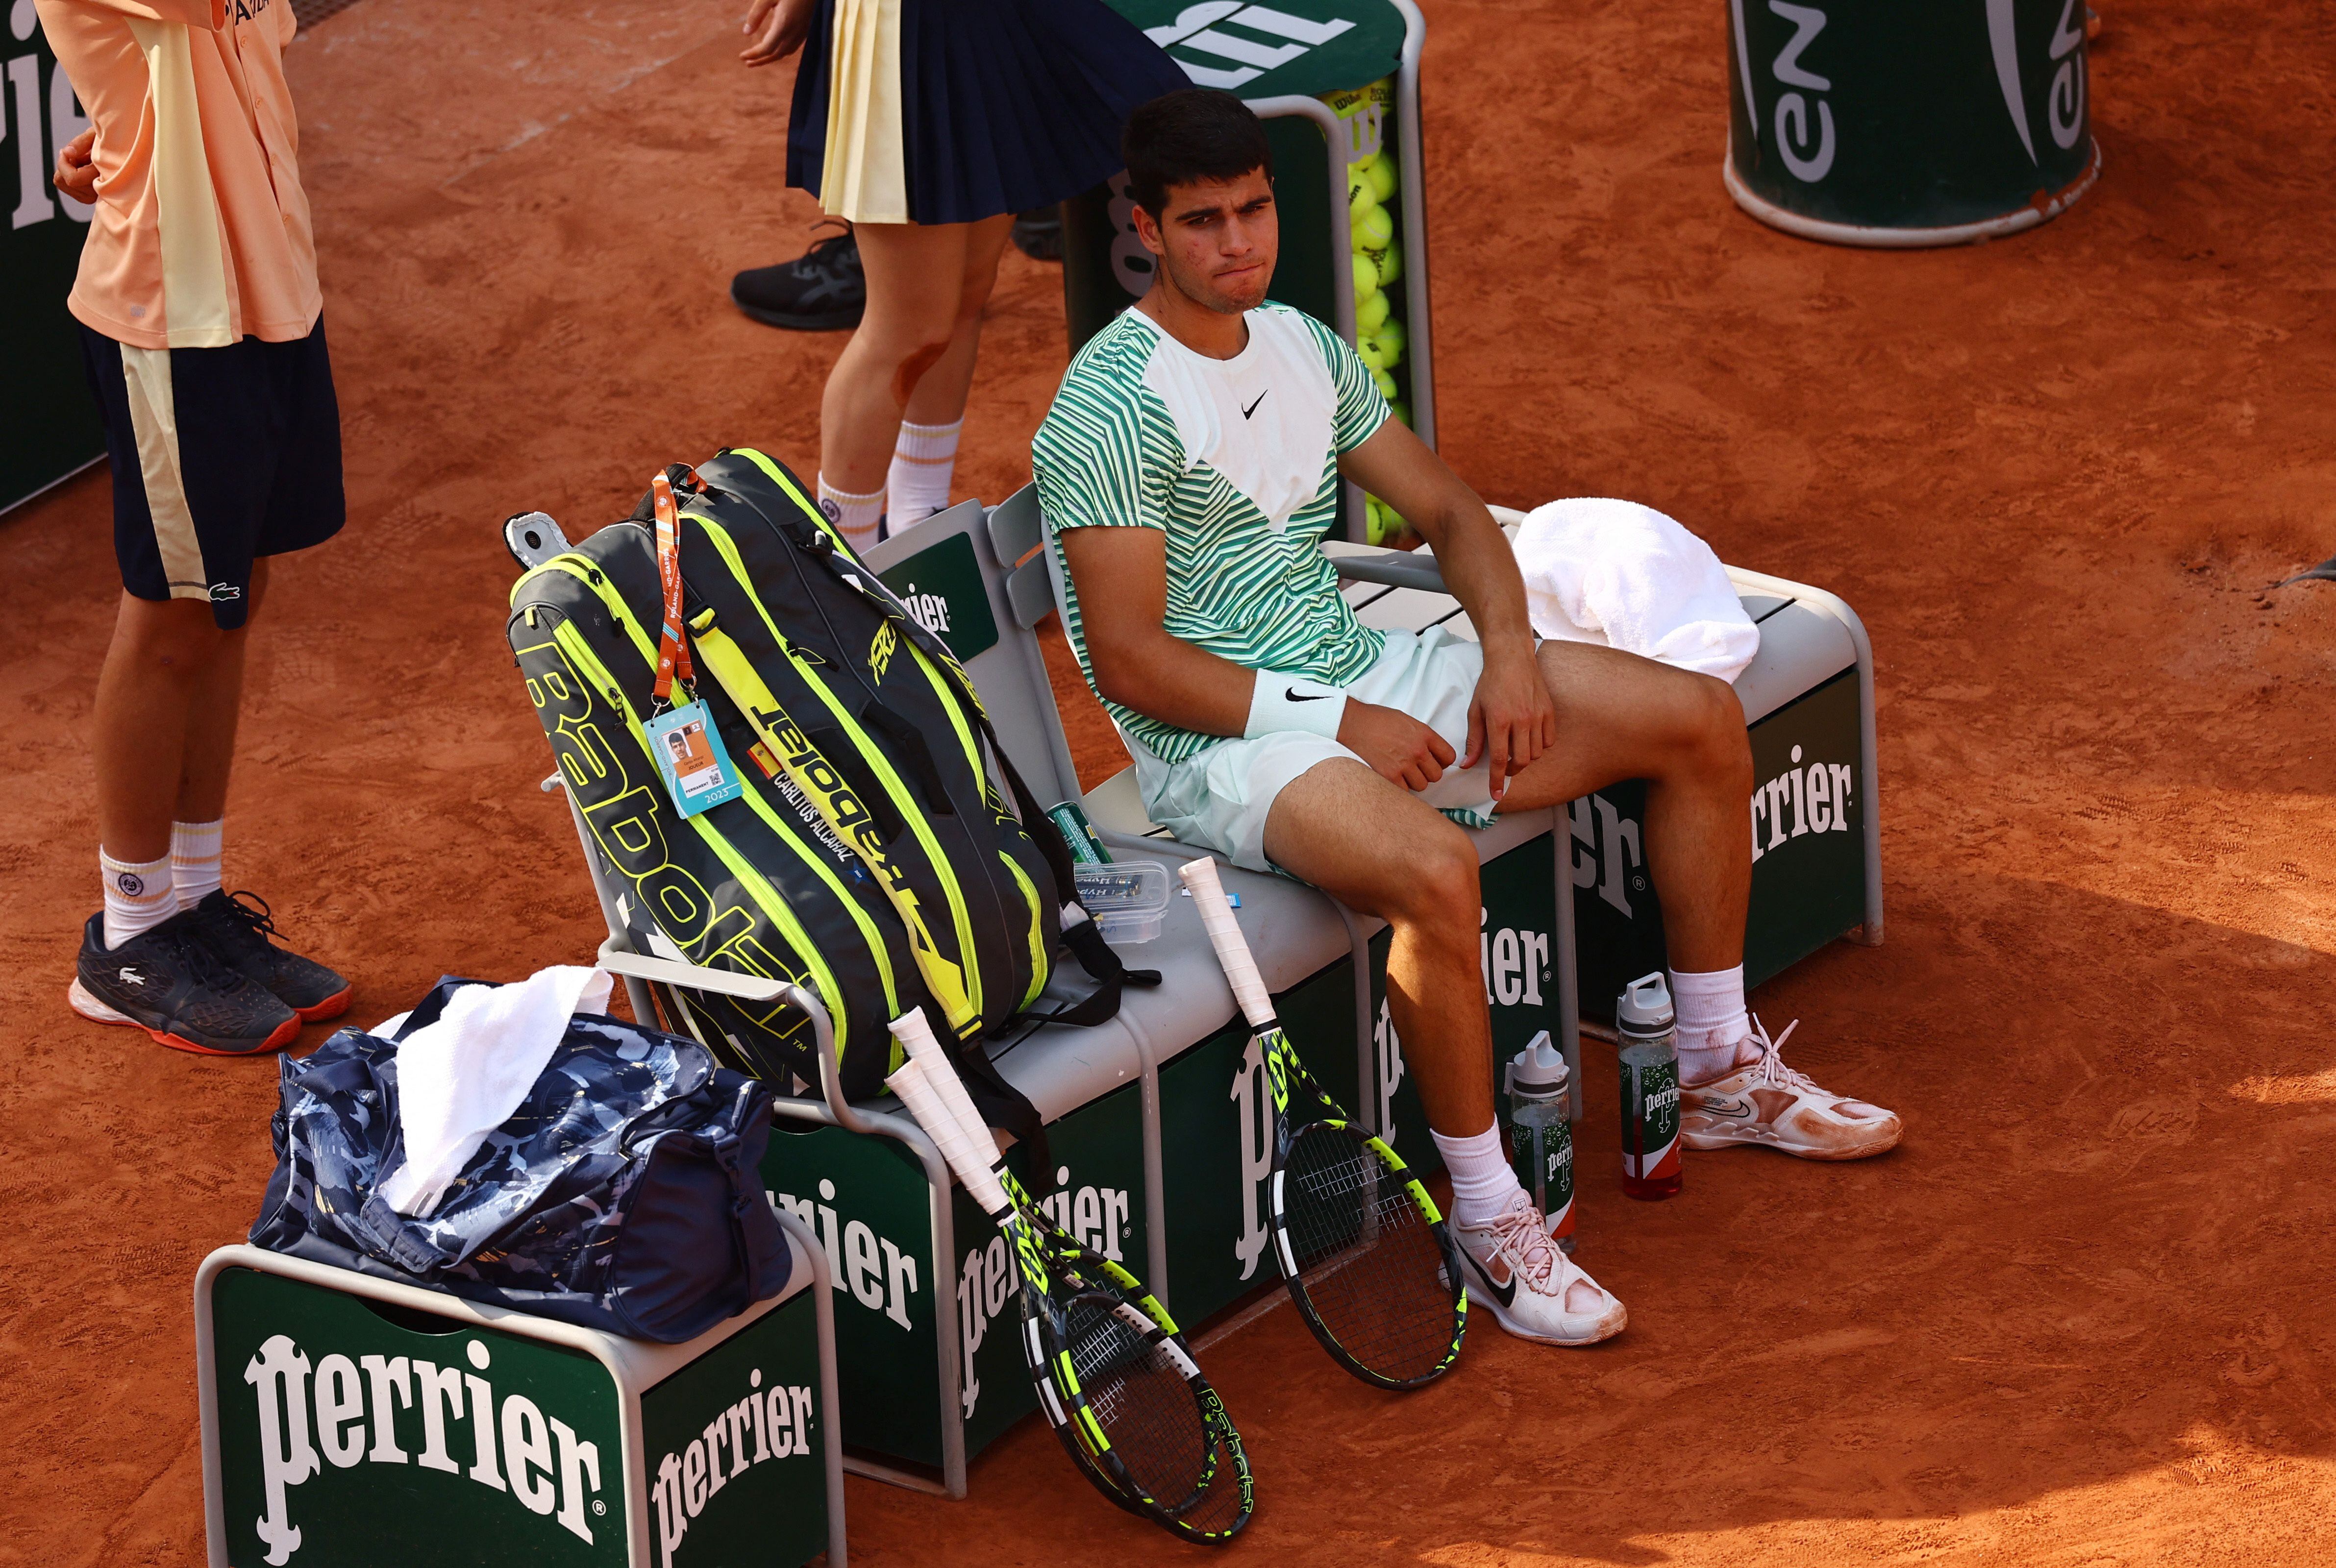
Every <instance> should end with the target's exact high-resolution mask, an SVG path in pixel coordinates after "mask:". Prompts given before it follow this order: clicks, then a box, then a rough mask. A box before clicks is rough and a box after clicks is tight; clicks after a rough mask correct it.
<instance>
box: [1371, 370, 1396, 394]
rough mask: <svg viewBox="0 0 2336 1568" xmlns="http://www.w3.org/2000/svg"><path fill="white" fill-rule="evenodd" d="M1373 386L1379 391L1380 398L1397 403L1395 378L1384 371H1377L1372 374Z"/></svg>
mask: <svg viewBox="0 0 2336 1568" xmlns="http://www.w3.org/2000/svg"><path fill="white" fill-rule="evenodd" d="M1371 384H1372V385H1373V386H1375V387H1377V388H1378V389H1379V396H1381V397H1383V398H1385V399H1387V402H1395V392H1396V387H1395V377H1393V376H1391V375H1389V374H1387V372H1385V371H1383V370H1375V371H1373V372H1371Z"/></svg>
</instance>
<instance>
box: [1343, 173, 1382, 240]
mask: <svg viewBox="0 0 2336 1568" xmlns="http://www.w3.org/2000/svg"><path fill="white" fill-rule="evenodd" d="M1378 210H1379V198H1377V196H1375V195H1373V194H1372V192H1371V182H1370V181H1369V180H1368V179H1364V178H1363V177H1362V176H1361V175H1360V174H1358V173H1357V172H1355V170H1354V169H1348V170H1347V216H1348V218H1350V219H1352V220H1353V222H1354V223H1355V225H1356V227H1357V231H1358V232H1360V229H1361V225H1362V223H1363V215H1364V214H1365V213H1370V212H1377V211H1378ZM1390 232H1392V231H1390Z"/></svg>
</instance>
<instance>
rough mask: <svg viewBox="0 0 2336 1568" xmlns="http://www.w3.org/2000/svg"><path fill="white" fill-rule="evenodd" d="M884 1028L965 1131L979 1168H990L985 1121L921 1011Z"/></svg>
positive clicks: (993, 1154) (993, 1153) (991, 1140)
mask: <svg viewBox="0 0 2336 1568" xmlns="http://www.w3.org/2000/svg"><path fill="white" fill-rule="evenodd" d="M886 1027H887V1028H889V1029H890V1030H891V1031H892V1038H893V1039H895V1040H899V1041H900V1045H901V1047H902V1049H904V1050H907V1051H908V1053H909V1060H910V1061H913V1062H915V1063H916V1064H917V1065H918V1066H919V1067H920V1068H922V1069H923V1070H924V1074H925V1084H926V1087H928V1088H930V1089H931V1090H932V1091H933V1093H934V1094H936V1095H938V1096H939V1099H940V1102H941V1104H942V1106H943V1107H945V1108H947V1109H948V1111H949V1116H950V1117H951V1118H953V1119H954V1120H955V1121H956V1122H957V1124H958V1126H959V1127H960V1128H964V1129H965V1136H966V1140H967V1145H968V1147H970V1148H971V1149H972V1150H973V1151H974V1152H975V1153H976V1154H978V1155H979V1156H981V1157H982V1159H981V1166H982V1168H983V1169H984V1170H989V1169H991V1168H993V1167H994V1166H996V1165H997V1163H998V1140H997V1139H996V1138H995V1137H991V1136H990V1132H989V1123H988V1120H987V1119H986V1118H984V1117H983V1116H982V1114H981V1112H979V1111H978V1110H976V1109H975V1108H974V1105H973V1097H972V1096H971V1095H969V1094H968V1093H966V1091H965V1080H964V1079H961V1078H959V1076H958V1073H957V1064H956V1063H954V1062H952V1061H950V1060H949V1052H948V1051H946V1050H942V1049H941V1042H940V1041H939V1040H938V1039H936V1038H935V1037H934V1035H933V1026H932V1025H931V1024H930V1023H928V1022H926V1021H925V1010H924V1009H923V1008H921V1007H912V1008H910V1009H909V1011H906V1012H904V1013H902V1014H901V1015H900V1017H898V1018H896V1019H894V1020H893V1021H891V1023H890V1024H888V1025H886ZM973 1049H975V1050H979V1049H980V1048H979V1047H978V1046H976V1047H974V1048H973ZM970 1190H971V1189H970V1188H968V1191H970Z"/></svg>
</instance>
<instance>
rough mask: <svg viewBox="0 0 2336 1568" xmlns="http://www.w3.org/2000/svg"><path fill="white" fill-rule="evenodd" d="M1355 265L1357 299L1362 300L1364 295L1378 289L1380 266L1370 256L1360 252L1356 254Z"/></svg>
mask: <svg viewBox="0 0 2336 1568" xmlns="http://www.w3.org/2000/svg"><path fill="white" fill-rule="evenodd" d="M1354 263H1355V297H1356V298H1357V299H1360V298H1362V297H1363V295H1367V294H1368V293H1370V292H1371V290H1373V289H1375V288H1377V287H1378V286H1379V269H1378V264H1377V263H1376V262H1374V261H1373V260H1372V259H1371V258H1370V256H1368V255H1366V254H1364V253H1363V252H1360V251H1358V252H1356V253H1355V256H1354Z"/></svg>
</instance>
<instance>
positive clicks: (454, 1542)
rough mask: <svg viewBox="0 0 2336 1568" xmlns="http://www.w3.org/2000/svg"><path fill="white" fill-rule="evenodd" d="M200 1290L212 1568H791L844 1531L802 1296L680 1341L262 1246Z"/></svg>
mask: <svg viewBox="0 0 2336 1568" xmlns="http://www.w3.org/2000/svg"><path fill="white" fill-rule="evenodd" d="M238 1257H239V1258H241V1259H242V1260H244V1262H243V1263H240V1264H239V1263H238V1261H237V1259H238ZM221 1262H222V1259H220V1258H218V1257H215V1258H214V1260H213V1263H214V1264H218V1263H221ZM336 1287H337V1288H336ZM198 1292H199V1307H198V1312H199V1337H200V1339H201V1341H202V1342H203V1344H204V1346H205V1348H206V1360H207V1365H208V1367H209V1379H210V1386H209V1389H206V1390H205V1392H206V1399H205V1418H206V1432H205V1439H206V1441H205V1448H206V1456H205V1463H206V1468H207V1470H208V1472H209V1481H210V1483H211V1491H210V1501H211V1515H212V1517H211V1519H210V1521H209V1523H210V1530H211V1541H212V1545H213V1552H212V1562H213V1563H214V1565H215V1568H225V1565H232V1568H253V1565H256V1564H265V1565H266V1568H302V1565H307V1568H433V1565H438V1564H443V1565H447V1568H453V1565H455V1564H472V1563H494V1564H497V1565H498V1568H505V1565H509V1568H601V1565H609V1568H613V1565H618V1564H624V1565H628V1568H652V1565H653V1568H726V1565H728V1564H731V1563H741V1562H748V1561H752V1562H756V1563H772V1564H775V1565H779V1568H793V1565H795V1564H800V1563H804V1562H806V1561H808V1560H809V1559H810V1558H812V1557H813V1556H815V1555H817V1554H818V1553H820V1552H822V1551H823V1550H826V1549H827V1548H828V1546H829V1544H830V1540H831V1537H830V1534H829V1531H828V1506H827V1467H826V1464H825V1457H824V1444H825V1439H826V1433H825V1427H824V1422H825V1418H826V1417H825V1412H824V1410H823V1409H822V1403H823V1401H822V1399H821V1396H820V1389H821V1382H822V1379H821V1376H820V1366H819V1341H818V1336H817V1333H816V1326H815V1318H816V1312H815V1305H814V1302H815V1297H814V1296H813V1292H812V1291H811V1290H809V1289H807V1288H805V1289H798V1290H797V1291H795V1292H793V1294H792V1295H791V1296H789V1297H787V1298H785V1299H784V1300H783V1301H781V1302H778V1303H777V1304H776V1305H774V1306H773V1307H770V1308H768V1309H766V1310H764V1311H762V1312H759V1313H754V1314H747V1315H744V1316H743V1318H742V1319H734V1320H732V1321H731V1322H730V1323H728V1324H725V1325H724V1326H722V1327H720V1328H717V1329H715V1331H712V1332H711V1333H709V1334H707V1335H706V1336H704V1337H703V1338H702V1339H700V1340H698V1341H693V1342H692V1343H691V1344H690V1345H688V1346H662V1345H659V1346H647V1345H638V1346H637V1345H635V1344H634V1343H633V1342H632V1341H616V1340H612V1339H610V1338H608V1336H602V1335H594V1334H592V1333H590V1332H589V1331H581V1330H575V1329H571V1328H569V1327H567V1326H565V1325H560V1324H548V1323H544V1322H543V1321H541V1320H537V1319H528V1318H522V1317H518V1316H515V1315H511V1314H505V1315H502V1316H501V1317H500V1318H499V1319H496V1320H494V1321H483V1320H482V1318H481V1316H480V1314H478V1313H476V1312H473V1311H472V1310H470V1309H468V1308H466V1307H462V1306H461V1305H459V1304H457V1307H456V1310H457V1311H458V1312H462V1314H463V1315H460V1316H452V1315H446V1314H445V1313H443V1312H437V1311H432V1310H429V1309H428V1308H426V1307H422V1306H416V1305H413V1304H410V1303H411V1302H413V1301H414V1300H415V1299H416V1298H420V1299H422V1300H424V1301H431V1300H435V1299H438V1298H433V1297H432V1296H431V1295H430V1293H428V1292H420V1291H418V1290H415V1289H414V1288H412V1287H408V1286H396V1285H390V1286H384V1284H382V1283H381V1282H376V1281H373V1280H369V1279H366V1278H365V1277H364V1276H362V1275H356V1274H349V1273H344V1272H343V1271H341V1270H337V1269H329V1268H325V1267H322V1266H321V1265H316V1264H311V1263H299V1262H297V1261H295V1260H279V1259H277V1258H274V1257H273V1256H272V1255H271V1254H266V1253H258V1250H257V1249H252V1248H238V1249H230V1250H229V1254H228V1256H227V1258H226V1260H225V1266H219V1267H214V1266H211V1265H207V1266H206V1269H205V1272H204V1275H203V1277H202V1282H200V1283H199V1285H198ZM393 1296H394V1297H397V1298H400V1299H398V1300H392V1299H389V1298H390V1297H393ZM444 1300H449V1301H451V1298H446V1299H444ZM595 1344H597V1345H599V1346H600V1347H602V1348H603V1350H604V1351H605V1353H595V1351H594V1350H593V1349H591V1348H589V1347H590V1346H593V1345H595Z"/></svg>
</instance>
